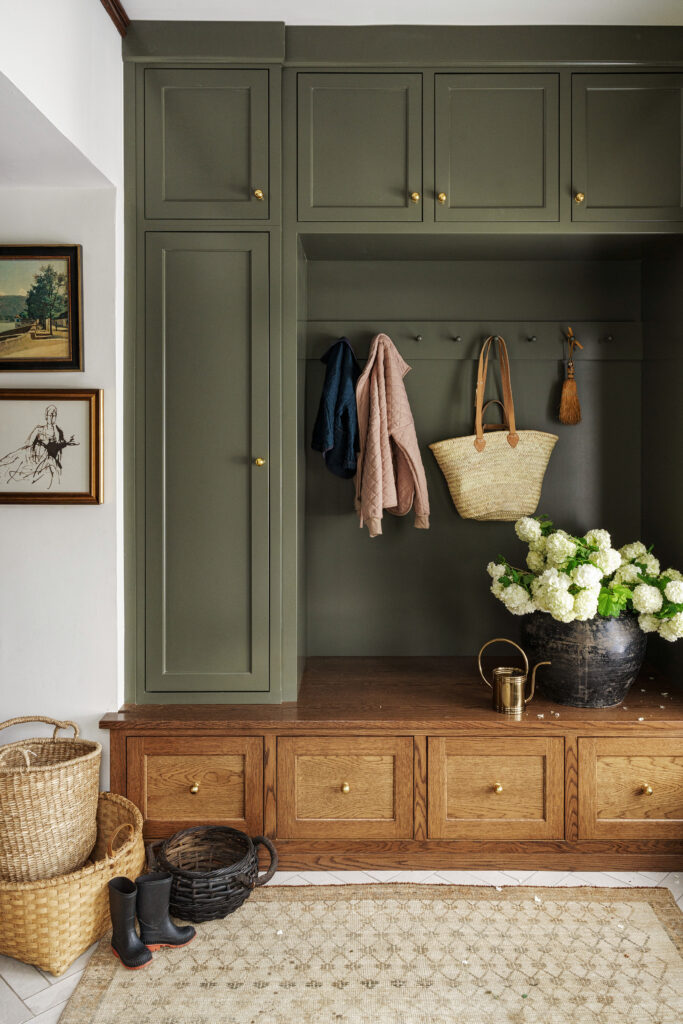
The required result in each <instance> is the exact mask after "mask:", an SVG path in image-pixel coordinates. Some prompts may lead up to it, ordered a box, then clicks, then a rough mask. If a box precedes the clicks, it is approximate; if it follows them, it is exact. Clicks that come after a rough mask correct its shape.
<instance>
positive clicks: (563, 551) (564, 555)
mask: <svg viewBox="0 0 683 1024" xmlns="http://www.w3.org/2000/svg"><path fill="white" fill-rule="evenodd" d="M575 554H576V544H575V543H574V541H573V540H572V539H571V537H570V536H569V535H568V534H567V533H565V531H564V530H557V532H556V533H551V534H550V536H549V537H548V543H547V546H546V558H547V559H548V562H549V563H550V564H551V565H562V564H563V563H564V562H566V561H567V559H568V558H573V557H574V555H575Z"/></svg>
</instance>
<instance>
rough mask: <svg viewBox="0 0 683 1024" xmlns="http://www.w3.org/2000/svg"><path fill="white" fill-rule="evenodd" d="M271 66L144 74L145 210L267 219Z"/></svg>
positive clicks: (157, 214)
mask: <svg viewBox="0 0 683 1024" xmlns="http://www.w3.org/2000/svg"><path fill="white" fill-rule="evenodd" d="M269 207H270V196H269V180H268V72H267V71H265V70H264V71H232V70H225V71H223V70H214V71H212V70H195V69H194V68H159V69H148V70H147V71H146V72H145V216H147V217H152V218H154V217H165V218H174V217H179V218H180V217H182V218H194V219H211V218H216V219H221V218H223V219H224V218H232V219H242V220H247V219H252V218H253V219H261V220H264V219H267V218H268V216H269Z"/></svg>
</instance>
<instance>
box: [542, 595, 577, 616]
mask: <svg viewBox="0 0 683 1024" xmlns="http://www.w3.org/2000/svg"><path fill="white" fill-rule="evenodd" d="M547 610H548V611H549V612H550V614H551V615H552V617H553V618H554V619H557V620H558V621H559V622H571V621H572V619H573V618H574V598H573V597H572V595H571V594H570V593H569V591H567V590H560V591H555V592H552V593H550V594H548V597H547Z"/></svg>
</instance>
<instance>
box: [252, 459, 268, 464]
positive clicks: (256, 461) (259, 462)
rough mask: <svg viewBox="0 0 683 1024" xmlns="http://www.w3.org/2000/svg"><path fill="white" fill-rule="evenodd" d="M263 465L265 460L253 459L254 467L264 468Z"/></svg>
mask: <svg viewBox="0 0 683 1024" xmlns="http://www.w3.org/2000/svg"><path fill="white" fill-rule="evenodd" d="M265 464H266V460H265V459H254V465H255V466H265Z"/></svg>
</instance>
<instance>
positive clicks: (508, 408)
mask: <svg viewBox="0 0 683 1024" xmlns="http://www.w3.org/2000/svg"><path fill="white" fill-rule="evenodd" d="M494 344H497V350H498V362H499V363H500V379H501V383H502V387H503V403H502V404H503V409H504V412H505V423H506V424H507V428H508V436H507V442H508V444H509V445H510V447H511V448H515V447H516V446H517V443H518V441H519V434H518V433H517V430H516V429H515V405H514V402H513V400H512V382H511V380H510V360H509V358H508V350H507V346H506V344H505V340H504V339H503V338H501V337H500V335H498V336H495V337H494V336H493V335H489V337H488V338H487V339H486V340H485V342H484V344H483V345H482V349H481V352H480V354H479V367H478V371H477V393H476V398H475V417H474V433H475V438H474V447H475V448H476V449H477V451H478V452H483V451H484V448H485V447H486V439H485V437H484V424H483V416H484V392H485V391H486V377H487V375H488V369H489V355H490V353H491V349H492V347H493V345H494Z"/></svg>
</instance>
